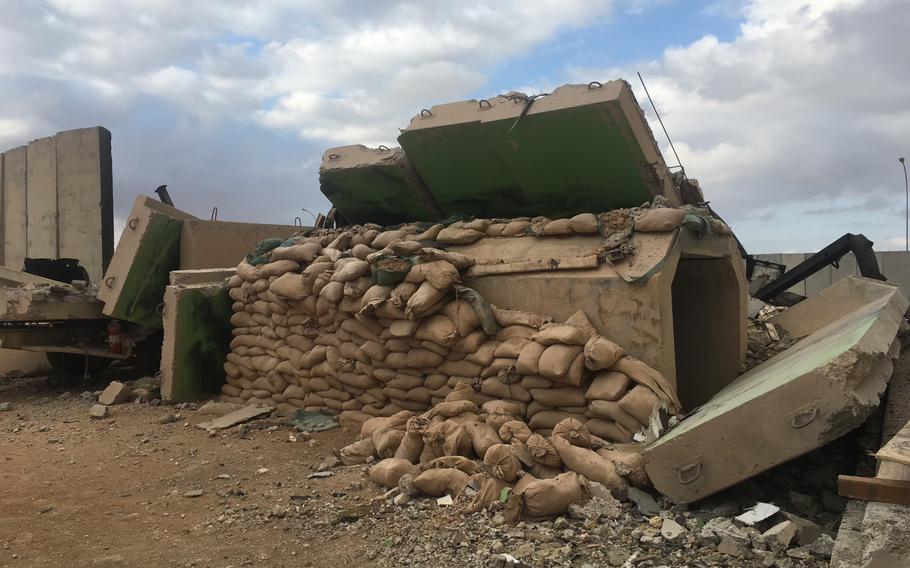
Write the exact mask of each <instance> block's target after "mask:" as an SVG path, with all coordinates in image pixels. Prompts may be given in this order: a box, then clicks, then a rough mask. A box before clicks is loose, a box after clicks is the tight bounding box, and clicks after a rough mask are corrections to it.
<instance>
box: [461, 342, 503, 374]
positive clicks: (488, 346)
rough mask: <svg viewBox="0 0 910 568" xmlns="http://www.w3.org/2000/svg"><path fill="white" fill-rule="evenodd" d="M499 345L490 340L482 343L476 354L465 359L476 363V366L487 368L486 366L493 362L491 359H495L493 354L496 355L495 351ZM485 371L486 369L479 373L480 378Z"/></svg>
mask: <svg viewBox="0 0 910 568" xmlns="http://www.w3.org/2000/svg"><path fill="white" fill-rule="evenodd" d="M500 345H502V344H501V343H500V342H498V341H496V340H494V339H490V340H488V341H485V342H484V343H483V345H481V346H480V348H479V349H478V350H477V352H475V353H469V354H468V356H467V357H465V359H467V360H468V361H470V362H471V363H476V364H478V365H480V366H481V367H487V366H488V365H490V364H491V363H492V362H493V359H494V358H495V357H494V354H495V353H496V349H497V348H499V346H500ZM485 371H486V369H484V370H483V371H481V376H483V374H484V373H485ZM493 374H495V373H493Z"/></svg>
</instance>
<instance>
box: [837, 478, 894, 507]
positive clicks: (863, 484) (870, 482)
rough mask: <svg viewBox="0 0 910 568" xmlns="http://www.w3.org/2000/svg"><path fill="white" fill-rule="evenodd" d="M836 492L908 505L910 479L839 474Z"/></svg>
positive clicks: (863, 499) (864, 498)
mask: <svg viewBox="0 0 910 568" xmlns="http://www.w3.org/2000/svg"><path fill="white" fill-rule="evenodd" d="M837 494H838V495H840V496H841V497H850V498H852V499H860V500H862V501H875V502H878V503H893V504H895V505H910V481H903V480H897V479H879V478H877V477H857V476H854V475H839V476H837Z"/></svg>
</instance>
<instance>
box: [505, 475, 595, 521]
mask: <svg viewBox="0 0 910 568" xmlns="http://www.w3.org/2000/svg"><path fill="white" fill-rule="evenodd" d="M509 499H510V501H511V503H510V504H509V506H507V509H510V507H511V509H514V508H516V507H517V509H518V512H517V518H521V519H528V520H533V519H544V518H548V517H554V516H556V515H562V514H563V513H565V512H566V511H568V510H569V505H571V504H572V503H575V502H576V501H578V500H579V499H581V483H579V479H578V475H577V474H576V473H575V472H571V471H569V472H566V473H562V474H559V475H557V476H556V477H554V478H553V479H539V480H537V481H532V482H530V483H528V484H527V485H524V486H523V489H522V491H520V492H518V493H516V494H514V495H513V496H512V497H510V498H509ZM507 516H509V515H507ZM511 516H515V513H511Z"/></svg>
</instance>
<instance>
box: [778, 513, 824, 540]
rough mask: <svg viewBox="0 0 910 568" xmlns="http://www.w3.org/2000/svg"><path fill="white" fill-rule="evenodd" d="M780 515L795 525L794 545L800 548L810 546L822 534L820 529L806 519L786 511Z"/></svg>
mask: <svg viewBox="0 0 910 568" xmlns="http://www.w3.org/2000/svg"><path fill="white" fill-rule="evenodd" d="M781 514H782V515H783V516H784V518H785V519H787V520H788V521H790V522H792V523H793V524H795V525H796V543H797V544H799V545H800V546H806V545H807V544H812V543H813V542H815V539H817V538H818V537H819V536H820V535H821V534H822V528H821V527H820V526H818V525H817V524H815V523H813V522H812V521H810V520H808V519H804V518H802V517H800V516H798V515H794V514H793V513H788V512H786V511H781Z"/></svg>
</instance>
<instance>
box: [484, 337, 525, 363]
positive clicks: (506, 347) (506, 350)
mask: <svg viewBox="0 0 910 568" xmlns="http://www.w3.org/2000/svg"><path fill="white" fill-rule="evenodd" d="M529 341H530V339H526V338H524V337H513V338H512V339H509V340H508V341H503V342H502V343H500V344H499V345H498V346H497V347H496V350H495V351H494V352H493V356H494V357H497V358H509V359H518V356H519V355H520V354H521V350H522V348H523V347H524V346H525V345H527V344H528V342H529Z"/></svg>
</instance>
